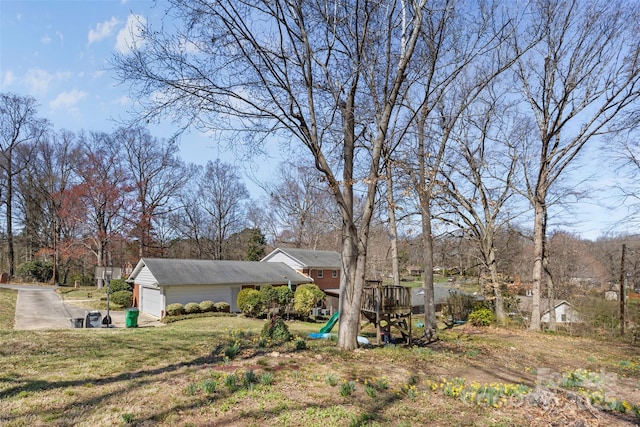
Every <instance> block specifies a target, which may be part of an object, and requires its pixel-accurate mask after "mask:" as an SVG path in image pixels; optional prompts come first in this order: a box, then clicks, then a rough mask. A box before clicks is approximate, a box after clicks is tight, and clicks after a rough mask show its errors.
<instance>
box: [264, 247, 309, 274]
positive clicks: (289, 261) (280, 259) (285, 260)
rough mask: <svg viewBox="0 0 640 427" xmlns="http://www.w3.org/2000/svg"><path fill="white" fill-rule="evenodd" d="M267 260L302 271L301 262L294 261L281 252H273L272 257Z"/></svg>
mask: <svg viewBox="0 0 640 427" xmlns="http://www.w3.org/2000/svg"><path fill="white" fill-rule="evenodd" d="M267 262H281V263H284V264H286V265H288V266H289V267H291V268H293V269H294V270H297V271H302V269H303V268H304V266H303V265H302V264H300V263H299V262H296V260H294V259H291V258H290V257H289V256H288V255H286V254H283V253H282V252H278V253H276V254H274V255H273V257H271V258H269V259H268V260H267Z"/></svg>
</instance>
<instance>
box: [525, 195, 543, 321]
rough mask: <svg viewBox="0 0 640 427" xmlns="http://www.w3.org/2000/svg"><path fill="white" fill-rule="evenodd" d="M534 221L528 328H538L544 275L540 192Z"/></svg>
mask: <svg viewBox="0 0 640 427" xmlns="http://www.w3.org/2000/svg"><path fill="white" fill-rule="evenodd" d="M534 215H535V216H534V223H533V254H534V255H533V256H534V258H533V288H532V290H531V291H532V296H533V300H532V303H531V319H530V322H529V329H531V330H535V331H539V330H540V291H541V284H542V278H543V275H544V266H543V258H544V252H545V251H544V247H545V244H546V222H547V221H546V216H547V210H546V205H545V203H544V196H542V195H541V194H539V195H538V197H536V198H535V199H534Z"/></svg>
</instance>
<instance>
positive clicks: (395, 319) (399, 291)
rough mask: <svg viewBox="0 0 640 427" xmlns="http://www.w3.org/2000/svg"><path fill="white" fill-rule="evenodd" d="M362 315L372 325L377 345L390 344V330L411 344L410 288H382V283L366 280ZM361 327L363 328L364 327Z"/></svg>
mask: <svg viewBox="0 0 640 427" xmlns="http://www.w3.org/2000/svg"><path fill="white" fill-rule="evenodd" d="M361 312H362V315H363V316H364V317H365V318H366V319H367V320H368V322H367V323H366V324H365V325H364V326H366V325H368V324H370V323H371V324H373V325H374V326H375V328H376V332H377V343H378V344H380V339H381V338H382V341H383V343H385V344H386V343H391V342H392V335H391V331H392V329H397V330H398V331H400V334H401V335H402V339H403V340H404V342H406V343H407V344H411V288H409V287H406V286H383V285H382V281H378V280H368V281H367V283H366V285H365V287H364V290H363V295H362V308H361ZM364 326H363V327H364Z"/></svg>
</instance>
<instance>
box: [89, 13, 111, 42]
mask: <svg viewBox="0 0 640 427" xmlns="http://www.w3.org/2000/svg"><path fill="white" fill-rule="evenodd" d="M117 25H118V20H117V19H116V17H115V16H113V17H111V19H110V20H108V21H104V22H99V23H98V24H96V28H95V29H92V30H89V36H88V39H89V44H91V43H94V42H98V41H100V40H103V39H106V38H107V37H109V36H110V35H111V34H113V31H114V30H115V28H116V26H117Z"/></svg>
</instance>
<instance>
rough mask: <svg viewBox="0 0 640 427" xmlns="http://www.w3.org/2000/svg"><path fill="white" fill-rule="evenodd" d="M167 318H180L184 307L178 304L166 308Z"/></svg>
mask: <svg viewBox="0 0 640 427" xmlns="http://www.w3.org/2000/svg"><path fill="white" fill-rule="evenodd" d="M166 310H167V316H180V315H182V314H184V305H182V304H180V303H179V302H176V303H173V304H169V305H168V306H167V309H166Z"/></svg>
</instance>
